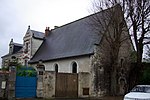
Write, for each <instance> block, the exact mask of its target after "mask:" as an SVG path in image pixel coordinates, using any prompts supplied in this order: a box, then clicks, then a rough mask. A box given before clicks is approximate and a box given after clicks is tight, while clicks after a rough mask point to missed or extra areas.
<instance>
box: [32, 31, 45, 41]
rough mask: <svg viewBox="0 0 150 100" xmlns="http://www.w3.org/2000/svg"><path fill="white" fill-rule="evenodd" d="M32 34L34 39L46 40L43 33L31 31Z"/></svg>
mask: <svg viewBox="0 0 150 100" xmlns="http://www.w3.org/2000/svg"><path fill="white" fill-rule="evenodd" d="M31 32H32V33H33V37H34V38H37V39H43V38H44V33H43V32H39V31H35V30H31Z"/></svg>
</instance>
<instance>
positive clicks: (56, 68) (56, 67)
mask: <svg viewBox="0 0 150 100" xmlns="http://www.w3.org/2000/svg"><path fill="white" fill-rule="evenodd" d="M55 72H56V73H58V64H55Z"/></svg>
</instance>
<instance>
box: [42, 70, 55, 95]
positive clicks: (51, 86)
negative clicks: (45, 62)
mask: <svg viewBox="0 0 150 100" xmlns="http://www.w3.org/2000/svg"><path fill="white" fill-rule="evenodd" d="M55 80H56V74H55V72H54V71H45V72H44V75H43V97H44V98H51V97H54V96H55Z"/></svg>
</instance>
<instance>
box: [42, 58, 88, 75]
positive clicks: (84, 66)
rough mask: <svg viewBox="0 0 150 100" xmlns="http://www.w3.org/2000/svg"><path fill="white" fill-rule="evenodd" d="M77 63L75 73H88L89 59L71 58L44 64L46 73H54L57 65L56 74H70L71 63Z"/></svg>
mask: <svg viewBox="0 0 150 100" xmlns="http://www.w3.org/2000/svg"><path fill="white" fill-rule="evenodd" d="M73 62H76V63H77V72H90V57H89V56H85V57H73V58H69V59H60V60H55V61H49V62H44V65H45V70H46V71H55V67H54V65H55V64H58V72H60V73H72V63H73Z"/></svg>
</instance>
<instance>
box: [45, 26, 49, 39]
mask: <svg viewBox="0 0 150 100" xmlns="http://www.w3.org/2000/svg"><path fill="white" fill-rule="evenodd" d="M49 33H50V29H49V27H46V29H45V37H47V36H48V34H49Z"/></svg>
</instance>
